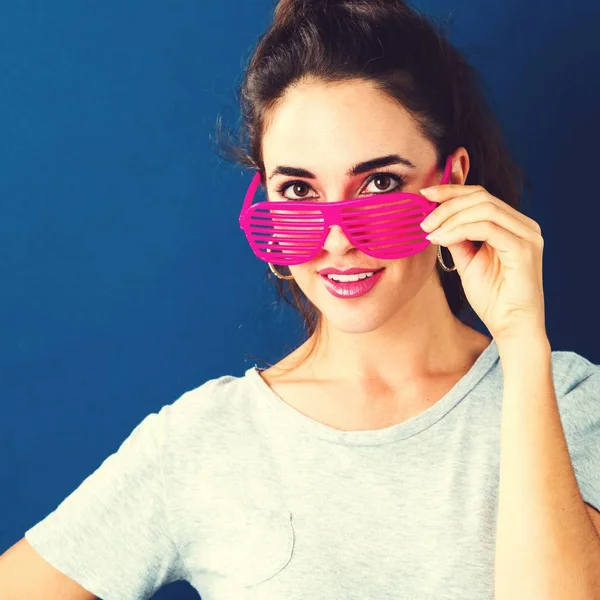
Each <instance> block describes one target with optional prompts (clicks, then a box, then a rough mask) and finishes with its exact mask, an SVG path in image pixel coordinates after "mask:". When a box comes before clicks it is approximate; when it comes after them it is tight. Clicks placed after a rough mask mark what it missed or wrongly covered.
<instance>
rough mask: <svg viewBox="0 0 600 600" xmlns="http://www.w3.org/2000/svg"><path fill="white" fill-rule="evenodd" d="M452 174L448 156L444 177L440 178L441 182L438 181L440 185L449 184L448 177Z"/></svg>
mask: <svg viewBox="0 0 600 600" xmlns="http://www.w3.org/2000/svg"><path fill="white" fill-rule="evenodd" d="M451 174H452V157H451V156H449V157H448V160H447V161H446V168H445V169H444V175H443V176H442V181H440V185H444V184H446V183H450V175H451Z"/></svg>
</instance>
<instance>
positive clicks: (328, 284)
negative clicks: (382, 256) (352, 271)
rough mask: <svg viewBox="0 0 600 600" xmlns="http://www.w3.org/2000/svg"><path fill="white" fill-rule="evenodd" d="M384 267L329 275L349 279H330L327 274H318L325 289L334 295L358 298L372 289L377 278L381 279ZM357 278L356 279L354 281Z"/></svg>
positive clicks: (377, 280)
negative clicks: (358, 273)
mask: <svg viewBox="0 0 600 600" xmlns="http://www.w3.org/2000/svg"><path fill="white" fill-rule="evenodd" d="M384 270H385V268H384V269H379V270H377V271H374V272H372V273H371V274H369V273H362V274H361V275H349V276H342V275H339V276H338V275H332V276H331V277H335V278H338V277H339V278H340V279H343V280H347V279H350V280H351V281H336V280H335V279H331V277H330V276H329V275H320V277H321V279H323V283H324V284H325V288H326V289H327V291H328V292H329V293H330V294H332V295H333V296H335V297H336V298H358V297H360V296H364V295H365V294H366V293H367V292H369V291H370V290H372V289H373V288H374V287H375V286H376V285H377V283H378V282H379V280H380V279H381V277H382V275H383V272H384ZM356 279H358V281H355V280H356Z"/></svg>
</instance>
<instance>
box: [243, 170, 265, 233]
mask: <svg viewBox="0 0 600 600" xmlns="http://www.w3.org/2000/svg"><path fill="white" fill-rule="evenodd" d="M259 185H260V173H259V172H257V173H256V175H254V177H253V178H252V181H251V182H250V186H249V187H248V190H247V191H246V195H245V196H244V204H242V210H241V211H240V227H241V226H242V223H241V221H242V217H243V215H244V213H245V212H246V211H247V210H248V208H250V205H251V204H252V199H253V198H254V194H256V190H257V189H258V186H259Z"/></svg>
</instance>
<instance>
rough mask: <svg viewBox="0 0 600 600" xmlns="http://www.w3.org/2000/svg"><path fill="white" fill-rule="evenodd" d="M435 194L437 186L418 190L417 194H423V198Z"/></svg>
mask: <svg viewBox="0 0 600 600" xmlns="http://www.w3.org/2000/svg"><path fill="white" fill-rule="evenodd" d="M436 192H437V185H434V186H432V187H428V188H423V189H422V190H419V193H421V194H423V196H427V195H433V194H435V193H436Z"/></svg>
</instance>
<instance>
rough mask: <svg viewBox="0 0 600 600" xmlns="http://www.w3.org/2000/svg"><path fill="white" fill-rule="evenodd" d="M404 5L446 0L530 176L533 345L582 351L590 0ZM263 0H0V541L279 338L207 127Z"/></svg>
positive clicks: (239, 183) (590, 323) (272, 351)
mask: <svg viewBox="0 0 600 600" xmlns="http://www.w3.org/2000/svg"><path fill="white" fill-rule="evenodd" d="M418 6H419V7H420V8H421V9H422V10H423V11H425V12H430V13H432V14H436V15H440V16H444V15H448V14H450V13H451V14H452V19H453V22H454V25H453V26H452V29H451V32H452V36H451V37H452V39H453V41H454V42H455V43H456V44H458V45H459V46H460V47H461V48H463V49H465V50H466V51H467V53H468V55H469V56H470V57H471V60H472V61H473V62H474V63H475V65H476V66H478V67H479V68H480V69H481V70H482V71H483V74H484V77H485V80H486V81H487V83H488V85H489V88H490V90H491V93H492V94H493V97H494V99H495V101H494V104H495V107H496V110H497V112H498V114H499V116H500V119H501V121H502V123H503V124H504V126H505V129H506V135H507V138H508V140H509V143H510V145H511V147H512V148H513V149H514V151H515V153H516V155H517V157H518V158H519V159H520V161H521V162H522V164H523V165H524V166H525V169H526V172H527V174H528V175H529V177H530V179H531V181H532V183H533V185H534V195H533V198H532V199H533V202H532V204H531V207H530V208H529V209H528V214H529V215H530V216H532V217H533V218H535V219H536V220H537V221H538V222H539V223H540V225H541V226H542V231H543V235H544V237H545V242H546V245H545V261H544V281H545V294H546V306H547V325H548V331H549V336H550V339H551V342H552V345H553V347H554V348H555V349H569V350H575V351H577V352H579V353H581V354H583V355H585V356H586V357H588V358H589V359H590V360H593V361H594V362H596V363H598V362H600V348H599V346H598V342H597V337H598V334H599V333H600V326H599V324H598V316H597V305H598V302H597V295H596V290H597V287H598V284H597V272H598V262H599V260H600V256H599V254H598V251H599V250H598V245H597V240H598V224H597V219H598V217H599V216H600V208H599V206H600V193H599V191H598V187H597V181H598V173H599V172H600V167H599V162H600V161H599V159H600V152H599V151H598V139H599V137H600V124H599V123H600V102H599V101H598V97H599V96H600V75H599V73H600V69H599V66H598V65H599V64H600V43H599V41H598V31H599V30H600V5H599V4H598V3H597V2H596V1H593V0H584V1H582V2H578V3H572V2H567V1H566V0H555V1H554V2H553V4H552V10H550V9H549V4H548V3H547V2H539V1H536V0H530V1H528V2H526V3H524V2H522V1H521V0H502V1H501V0H479V1H478V2H473V1H472V0H453V1H449V0H436V1H433V0H432V1H425V0H421V1H420V2H419V3H418ZM270 10H271V3H270V2H269V1H266V0H245V1H242V0H229V1H228V2H222V3H221V2H198V1H196V2H191V1H186V0H182V1H180V2H177V3H166V2H156V1H153V0H147V1H146V2H131V1H128V0H122V1H121V2H118V3H101V2H94V3H91V2H80V1H75V0H65V1H63V2H61V3H59V5H56V4H53V3H42V2H35V3H34V2H25V1H23V2H3V3H2V4H0V68H1V69H0V140H1V141H0V285H1V292H2V293H1V295H0V401H1V408H2V411H1V413H0V415H1V416H0V490H1V491H0V508H1V513H0V517H1V518H0V553H1V552H3V551H4V550H6V549H7V548H8V547H9V546H11V545H12V544H14V543H15V542H16V541H17V540H18V539H20V538H21V537H22V536H23V533H24V531H25V530H26V529H28V528H29V527H30V526H31V525H33V524H34V523H35V522H37V521H38V520H39V519H41V518H42V517H43V516H45V515H46V514H47V513H48V512H50V511H51V510H53V509H54V507H55V506H56V505H57V504H58V503H59V502H60V501H61V500H62V499H63V498H64V497H65V496H66V495H67V494H69V493H70V492H71V491H72V490H73V489H75V487H77V486H78V485H79V483H80V482H81V481H82V480H83V479H84V478H85V477H87V475H89V474H90V473H91V472H92V471H93V470H94V469H95V468H97V466H98V465H99V464H100V463H101V462H102V461H103V460H104V459H105V458H106V457H107V456H108V455H109V454H111V453H112V452H114V451H115V450H116V449H117V447H118V446H119V444H120V443H121V442H122V441H123V440H124V439H125V438H126V437H127V435H128V434H129V433H130V432H131V430H132V429H133V427H134V426H135V425H136V424H137V423H139V422H140V421H141V419H142V418H143V417H144V416H145V415H146V414H148V413H149V412H152V411H156V410H157V409H159V408H160V407H161V406H162V405H163V404H166V403H171V402H172V401H174V400H175V399H176V398H177V397H178V396H179V395H180V394H182V393H183V392H184V391H186V390H188V389H191V388H193V387H196V386H198V385H200V384H201V383H202V382H204V381H205V380H207V379H209V378H213V377H217V376H220V375H223V374H234V375H241V374H242V373H243V371H244V370H245V369H247V368H248V367H249V366H251V365H252V364H254V363H255V362H256V361H255V360H254V359H253V358H247V356H246V355H251V356H257V357H260V358H262V359H265V360H269V361H271V362H275V361H276V360H277V359H278V358H279V357H280V356H282V355H283V354H284V353H285V352H286V347H287V348H289V347H290V346H293V345H294V344H295V343H296V342H297V340H298V339H299V338H298V336H299V331H300V330H299V321H298V320H297V318H296V317H295V316H293V315H292V314H291V313H290V312H289V310H287V309H286V310H284V311H283V313H281V312H280V311H279V310H278V309H275V308H274V307H273V306H272V305H271V303H272V301H273V300H274V298H275V296H274V292H273V291H272V288H271V287H270V285H269V284H268V283H267V281H266V279H265V269H266V266H265V265H264V263H261V262H260V261H258V260H256V259H255V258H254V257H253V255H252V253H251V251H250V249H249V247H248V246H247V244H246V241H245V238H244V236H243V233H242V232H241V230H240V229H239V227H238V223H237V218H238V213H239V209H240V206H241V202H242V198H243V193H244V191H245V189H246V187H247V185H248V183H249V181H250V174H249V173H247V172H246V173H244V172H242V171H241V170H240V169H238V168H234V167H233V166H231V165H229V164H228V163H221V161H220V160H219V159H218V158H217V156H216V155H215V153H214V150H213V146H212V145H211V142H210V140H209V134H210V133H211V131H212V129H213V124H214V121H215V118H216V116H217V115H218V114H219V113H222V114H225V116H226V117H227V118H228V121H229V122H230V123H233V122H234V120H235V116H236V114H237V113H236V111H237V107H236V106H235V102H234V96H233V91H234V87H235V85H236V84H237V83H238V82H239V79H240V74H241V66H242V64H243V62H244V61H245V59H246V58H247V56H248V54H249V52H250V50H251V47H252V45H253V44H254V42H255V40H256V37H257V36H258V35H259V34H260V33H261V32H262V31H263V29H264V27H265V26H266V25H267V23H268V20H269V13H270ZM159 596H160V597H162V598H181V599H183V598H196V597H197V594H196V593H195V592H194V591H193V590H192V589H191V588H190V587H189V586H188V585H187V584H174V585H173V586H168V587H166V588H164V589H163V590H162V591H161V592H159V594H158V595H157V597H159Z"/></svg>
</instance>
